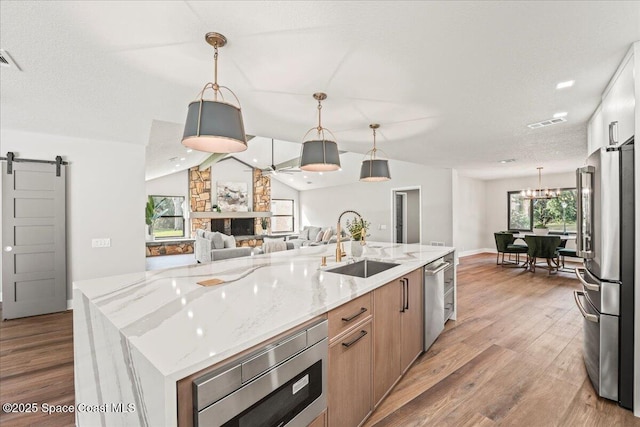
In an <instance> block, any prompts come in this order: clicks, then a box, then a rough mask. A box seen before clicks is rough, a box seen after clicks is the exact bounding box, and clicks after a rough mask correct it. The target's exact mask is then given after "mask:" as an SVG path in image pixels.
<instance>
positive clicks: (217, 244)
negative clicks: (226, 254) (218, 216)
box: [211, 231, 224, 249]
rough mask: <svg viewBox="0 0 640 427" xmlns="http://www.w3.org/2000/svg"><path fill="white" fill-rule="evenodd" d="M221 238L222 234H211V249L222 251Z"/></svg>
mask: <svg viewBox="0 0 640 427" xmlns="http://www.w3.org/2000/svg"><path fill="white" fill-rule="evenodd" d="M222 236H223V234H222V233H219V232H217V231H216V232H215V233H213V237H212V239H211V241H212V242H213V249H224V239H223V238H222Z"/></svg>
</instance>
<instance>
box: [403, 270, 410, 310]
mask: <svg viewBox="0 0 640 427" xmlns="http://www.w3.org/2000/svg"><path fill="white" fill-rule="evenodd" d="M404 280H406V282H405V283H406V284H407V293H406V295H407V297H406V298H407V304H406V305H405V307H404V308H405V309H407V310H409V279H408V278H406V279H404Z"/></svg>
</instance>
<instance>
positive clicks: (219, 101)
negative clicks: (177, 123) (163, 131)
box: [182, 33, 247, 153]
mask: <svg viewBox="0 0 640 427" xmlns="http://www.w3.org/2000/svg"><path fill="white" fill-rule="evenodd" d="M205 39H206V40H207V43H209V44H210V45H212V46H213V47H214V49H215V53H214V64H215V66H214V81H213V83H211V82H209V83H207V84H206V85H205V86H204V88H203V89H202V90H201V91H200V93H199V94H198V99H196V100H195V101H193V102H191V103H190V104H189V109H188V111H187V120H186V123H185V126H184V134H183V136H182V145H184V146H185V147H189V148H193V149H194V150H198V151H205V152H208V153H237V152H239V151H244V150H246V149H247V135H246V134H245V132H244V122H243V121H242V111H241V108H240V101H239V100H238V98H237V97H236V95H235V94H234V93H233V91H231V89H229V88H227V87H225V86H220V85H218V48H220V47H222V46H224V45H225V44H226V43H227V39H226V38H225V37H224V36H223V35H222V34H218V33H207V35H206V36H205ZM207 89H211V90H213V99H204V93H205V92H206V91H207ZM222 89H225V90H226V91H228V92H229V93H230V94H231V95H233V97H234V98H235V100H236V102H237V104H238V105H237V106H236V105H234V104H231V103H229V102H226V101H225V100H224V96H223V94H222Z"/></svg>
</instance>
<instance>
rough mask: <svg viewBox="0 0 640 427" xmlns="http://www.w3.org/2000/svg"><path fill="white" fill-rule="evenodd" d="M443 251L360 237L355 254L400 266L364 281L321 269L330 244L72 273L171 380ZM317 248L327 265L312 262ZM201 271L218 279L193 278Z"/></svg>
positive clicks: (331, 254)
mask: <svg viewBox="0 0 640 427" xmlns="http://www.w3.org/2000/svg"><path fill="white" fill-rule="evenodd" d="M348 246H349V244H348V242H347V244H346V248H345V249H346V250H347V252H349V247H348ZM452 250H453V248H450V247H442V246H426V245H417V244H409V245H402V244H391V243H377V242H369V243H368V244H367V246H366V247H365V251H364V253H363V257H365V258H369V259H378V260H385V261H392V262H397V263H399V264H400V265H399V266H397V267H394V268H392V269H389V270H387V271H384V272H382V273H379V274H376V275H374V276H372V277H370V278H367V279H361V278H357V277H351V276H345V275H340V274H335V273H329V272H326V271H324V270H326V269H327V268H332V267H335V266H337V265H338V264H336V263H335V262H331V259H334V254H335V244H333V245H323V246H315V247H304V248H300V249H295V250H289V251H285V252H276V253H271V254H265V255H258V256H251V257H243V258H234V259H230V260H223V261H216V262H213V263H209V264H201V265H193V266H187V267H177V268H171V269H166V270H161V271H149V272H142V273H137V274H127V275H120V276H113V277H106V278H100V279H93V280H85V281H79V282H76V283H74V289H76V290H78V291H80V293H81V294H82V298H83V299H85V300H83V301H84V303H89V304H92V305H94V306H95V307H96V308H97V309H98V310H99V312H100V313H102V314H103V315H104V316H105V318H106V319H107V320H108V321H109V322H111V323H112V324H113V325H114V326H115V327H116V328H117V329H118V330H119V332H120V334H121V335H122V336H124V337H126V339H127V340H128V342H129V344H130V345H131V346H133V347H135V348H136V349H137V350H138V351H139V352H140V353H141V354H142V355H143V356H144V357H145V358H146V359H147V360H148V361H149V362H150V363H151V364H152V365H153V366H154V367H155V368H156V369H157V370H158V371H159V372H160V373H161V374H162V375H163V376H164V377H165V379H174V380H176V381H177V380H179V379H181V378H183V377H185V376H187V375H190V374H192V373H194V372H197V371H199V370H201V369H203V368H205V367H207V366H210V365H212V364H215V363H218V362H220V361H223V360H225V359H227V358H229V357H231V356H233V355H234V354H237V353H239V352H241V351H243V350H246V349H248V348H250V347H252V346H254V345H257V344H259V343H261V342H263V341H265V340H267V339H269V338H271V337H273V336H275V335H277V334H279V333H281V332H284V331H286V330H288V329H290V328H292V327H294V326H296V325H298V324H300V323H302V322H304V321H306V320H309V319H312V318H314V317H316V316H318V315H321V314H323V313H325V312H327V311H329V310H331V309H333V308H335V307H338V306H339V305H342V304H344V303H345V302H348V301H349V300H351V299H353V298H356V297H358V296H360V295H362V294H365V293H367V292H370V291H371V290H373V289H375V288H377V287H379V286H381V285H383V284H385V283H387V282H389V281H391V280H394V279H396V278H398V277H400V276H402V275H403V274H406V273H408V272H410V271H412V270H414V269H416V268H418V267H420V266H422V265H425V264H427V263H429V262H431V261H434V260H436V259H438V258H440V257H442V256H444V255H446V254H447V253H450V252H451V251H452ZM322 256H327V258H328V262H327V264H328V265H327V267H322V269H321V267H320V260H321V257H322ZM344 263H345V262H342V263H340V264H344ZM210 278H218V279H222V280H224V281H225V283H223V284H221V285H217V286H211V287H203V286H200V285H198V284H197V283H196V282H198V281H201V280H206V279H210ZM74 304H75V302H74Z"/></svg>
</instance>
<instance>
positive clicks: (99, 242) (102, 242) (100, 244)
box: [91, 237, 111, 248]
mask: <svg viewBox="0 0 640 427" xmlns="http://www.w3.org/2000/svg"><path fill="white" fill-rule="evenodd" d="M91 247H92V248H110V247H111V239H110V238H108V237H105V238H102V239H91Z"/></svg>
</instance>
